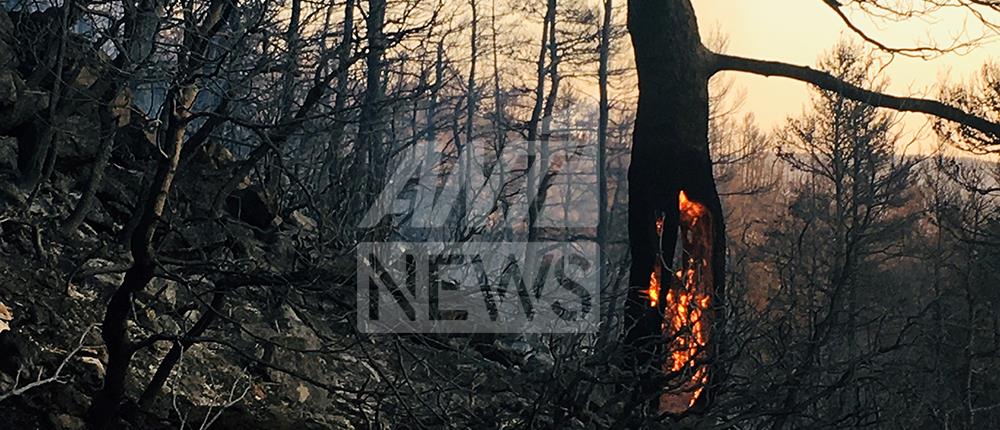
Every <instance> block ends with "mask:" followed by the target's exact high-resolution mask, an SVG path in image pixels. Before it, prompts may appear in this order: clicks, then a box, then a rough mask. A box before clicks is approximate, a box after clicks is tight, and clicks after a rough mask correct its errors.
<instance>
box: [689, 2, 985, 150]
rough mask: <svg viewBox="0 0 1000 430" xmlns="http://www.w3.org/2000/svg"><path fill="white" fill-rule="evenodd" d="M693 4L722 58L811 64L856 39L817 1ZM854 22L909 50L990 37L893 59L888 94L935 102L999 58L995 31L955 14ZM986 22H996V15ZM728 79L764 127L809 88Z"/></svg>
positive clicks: (793, 111)
mask: <svg viewBox="0 0 1000 430" xmlns="http://www.w3.org/2000/svg"><path fill="white" fill-rule="evenodd" d="M693 3H694V5H695V9H696V10H697V14H698V18H699V25H700V30H701V32H702V34H703V35H705V36H706V39H707V36H708V35H709V34H710V33H712V32H714V31H718V32H721V33H723V34H725V35H727V36H728V40H729V45H728V53H730V54H734V55H740V56H748V57H753V58H759V59H767V60H778V61H785V62H790V63H794V64H799V65H814V64H815V63H816V60H817V58H818V57H819V56H820V54H821V53H823V52H826V51H829V50H830V48H831V47H832V46H833V45H835V44H836V43H837V41H838V40H840V39H841V38H844V37H849V38H855V39H856V36H854V34H853V33H852V32H851V31H850V29H848V28H847V27H846V26H845V25H844V24H843V23H842V22H841V21H840V19H839V17H837V16H836V15H835V14H834V13H833V11H831V10H830V8H829V7H827V6H825V5H824V4H823V2H822V1H821V0H694V2H693ZM853 16H854V17H856V18H857V19H856V20H855V22H856V23H857V25H858V26H860V27H862V28H864V29H865V30H866V32H868V34H869V35H871V36H873V37H875V38H876V39H878V40H879V41H881V42H883V43H885V44H887V45H891V46H898V47H912V46H915V45H917V44H921V42H927V41H929V40H934V41H936V42H937V43H938V46H945V45H949V44H950V43H951V42H952V41H953V40H955V38H956V37H962V36H963V35H964V36H965V37H966V38H968V37H975V36H979V35H983V34H990V35H993V37H992V40H991V41H988V42H984V43H982V44H981V45H979V46H978V47H977V48H975V49H973V50H971V51H969V52H962V53H949V54H946V55H943V56H940V57H938V58H934V59H930V60H923V59H915V58H906V57H902V56H896V57H895V58H894V59H893V60H892V62H891V63H890V64H889V65H888V67H886V69H885V75H886V76H887V77H888V78H889V87H888V91H889V92H890V93H892V94H894V95H923V96H929V97H935V96H936V89H935V88H934V87H935V85H936V84H938V83H940V82H942V81H944V80H947V81H949V82H959V81H962V80H966V79H968V78H969V77H971V76H973V75H974V74H976V73H978V71H979V69H980V68H981V67H982V65H983V63H984V62H986V61H987V60H988V59H990V58H993V59H994V60H1000V41H998V40H997V38H996V37H995V35H994V33H990V32H989V31H988V30H985V29H984V27H983V26H982V25H980V24H979V22H978V21H977V20H976V19H975V18H974V17H973V16H972V15H971V14H969V13H967V12H965V11H962V10H949V11H940V12H937V13H935V14H934V20H933V21H929V20H914V21H913V22H908V23H902V24H900V23H891V22H885V21H876V20H872V19H869V18H868V17H867V16H866V15H863V14H861V13H858V12H855V13H854V14H853ZM992 18H994V19H995V21H994V22H1000V15H993V16H992ZM856 40H860V39H856ZM924 44H926V43H924ZM886 58H887V59H888V57H886ZM731 76H733V77H734V78H735V79H736V85H737V86H738V87H742V88H744V89H745V91H746V99H745V102H744V110H746V111H749V112H753V113H754V114H755V115H756V116H757V119H758V121H759V122H760V124H761V126H762V127H763V128H765V129H771V128H773V127H775V126H778V125H780V124H782V123H783V120H784V119H785V118H787V117H788V116H790V115H797V114H799V113H800V112H802V109H803V107H804V105H805V104H806V103H807V102H808V97H809V95H808V94H809V89H808V87H807V86H806V85H805V84H803V83H800V82H796V81H792V80H788V79H784V78H764V77H759V76H754V75H749V74H743V73H739V74H731ZM925 122H926V120H925V117H924V116H923V115H915V114H914V115H907V117H906V118H905V124H906V128H907V130H908V131H915V130H917V129H919V128H920V127H921V126H922V125H924V124H925ZM932 143H933V139H931V138H925V139H923V140H922V146H923V149H924V150H926V149H927V148H928V147H929V146H930V145H931V144H932Z"/></svg>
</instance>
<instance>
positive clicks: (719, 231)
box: [625, 0, 726, 405]
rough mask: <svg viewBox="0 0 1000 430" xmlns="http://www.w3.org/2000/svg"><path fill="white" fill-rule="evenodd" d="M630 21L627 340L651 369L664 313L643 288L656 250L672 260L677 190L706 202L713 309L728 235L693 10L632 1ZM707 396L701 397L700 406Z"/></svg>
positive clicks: (653, 0) (718, 302)
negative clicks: (633, 84) (633, 100)
mask: <svg viewBox="0 0 1000 430" xmlns="http://www.w3.org/2000/svg"><path fill="white" fill-rule="evenodd" d="M628 27H629V33H630V35H631V37H632V45H633V47H634V49H635V63H636V70H637V73H638V78H639V101H638V107H637V110H636V118H635V129H634V131H633V136H632V151H631V163H630V165H629V171H628V183H629V205H628V211H629V214H628V230H629V244H630V250H631V254H632V263H631V266H630V275H629V291H628V295H627V298H626V305H625V330H626V335H625V343H626V345H627V347H628V348H629V350H630V351H631V355H632V359H633V360H634V362H633V363H632V364H633V366H635V368H636V369H640V370H641V369H644V368H645V367H646V366H650V365H652V366H653V368H654V370H653V371H654V372H656V371H658V370H659V369H660V363H662V362H663V359H664V357H662V356H661V355H662V352H663V350H662V348H660V347H658V345H657V344H658V343H662V342H655V340H657V339H661V338H662V331H661V323H662V320H663V317H662V315H660V313H659V312H657V310H658V309H657V308H655V307H650V306H649V304H648V299H649V297H648V296H647V295H646V290H647V289H648V288H649V282H650V272H651V271H652V270H653V268H654V262H655V259H656V258H657V253H658V252H660V253H661V255H662V258H663V260H664V261H666V262H667V264H672V263H670V262H672V261H673V259H674V246H675V243H676V242H677V231H678V227H679V222H680V214H679V201H678V195H679V193H680V191H682V190H683V191H685V192H686V194H687V196H688V197H689V198H690V199H691V200H692V201H695V202H698V203H701V204H703V205H705V206H706V207H707V208H708V210H709V212H710V214H711V219H712V220H713V221H714V222H713V227H714V230H715V234H714V235H713V246H712V258H711V268H710V269H711V273H712V279H713V280H714V287H715V288H714V289H715V294H716V298H715V300H713V302H712V303H713V304H714V306H713V309H718V308H719V307H721V306H722V304H723V300H722V299H721V298H722V297H723V293H724V292H723V286H724V285H725V255H726V251H725V237H726V236H725V227H724V222H723V214H722V205H721V202H720V200H719V195H718V191H717V189H716V186H715V179H714V177H713V174H712V162H711V158H710V154H709V151H708V79H709V77H710V70H709V67H708V65H709V62H708V60H709V52H708V50H706V49H705V48H704V47H703V46H702V44H701V41H700V39H699V33H698V26H697V22H696V18H695V15H694V9H693V7H692V6H691V3H690V2H689V1H670V2H665V1H658V0H631V1H630V2H629V11H628ZM660 217H663V220H664V226H663V235H662V239H661V237H660V236H659V235H658V234H657V232H656V229H657V228H656V221H657V219H658V218H660ZM672 272H673V270H671V271H670V272H668V273H672ZM713 313H714V314H715V315H709V316H708V317H709V319H710V320H711V321H713V323H714V324H721V319H720V318H719V316H721V314H722V313H721V312H713ZM712 332H713V333H717V332H719V330H712ZM719 344H720V342H719V340H718V339H717V336H716V338H713V339H711V340H710V345H716V346H717V345H719ZM712 374H713V373H710V374H709V375H710V377H712V376H711V375H712ZM643 380H644V381H656V378H643ZM641 385H642V386H640V387H639V390H640V392H641V394H642V395H643V396H645V397H649V398H650V400H652V397H654V396H655V391H656V390H657V389H658V387H656V386H655V384H654V383H653V382H646V383H643V384H641ZM708 398H709V396H708V395H702V396H701V397H700V400H699V403H700V405H705V404H706V401H705V399H708Z"/></svg>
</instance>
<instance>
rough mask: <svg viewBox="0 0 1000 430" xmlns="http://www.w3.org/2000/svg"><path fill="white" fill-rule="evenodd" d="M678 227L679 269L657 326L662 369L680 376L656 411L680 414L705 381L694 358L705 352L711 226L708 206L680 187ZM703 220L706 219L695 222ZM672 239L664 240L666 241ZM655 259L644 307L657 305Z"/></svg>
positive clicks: (659, 225)
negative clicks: (663, 349)
mask: <svg viewBox="0 0 1000 430" xmlns="http://www.w3.org/2000/svg"><path fill="white" fill-rule="evenodd" d="M678 201H679V209H680V229H681V237H680V239H681V241H682V242H681V243H682V249H683V252H682V255H681V258H680V260H681V268H680V269H681V270H678V271H677V272H676V273H674V277H675V279H674V280H673V281H674V282H672V283H671V284H670V285H671V286H670V287H668V288H667V292H666V297H665V301H664V307H665V309H664V316H663V325H662V326H663V331H664V334H665V335H667V338H668V339H670V341H669V342H668V345H667V351H668V352H669V354H670V357H669V358H668V359H667V360H666V361H665V362H664V364H663V371H664V372H666V373H669V374H671V375H677V377H678V378H682V379H681V380H680V381H678V382H679V384H677V385H678V386H679V388H678V389H677V390H675V391H672V392H668V393H664V394H663V395H661V396H660V411H661V412H669V413H675V414H676V413H682V412H685V411H686V410H687V409H689V408H691V407H692V406H694V404H695V403H696V402H697V401H698V399H699V398H700V397H701V394H702V393H703V391H704V386H705V384H706V383H708V367H707V366H706V365H704V364H700V363H698V361H699V359H700V358H702V357H703V355H704V354H705V350H706V346H707V345H708V339H709V333H708V328H709V322H708V321H707V319H708V315H709V313H710V305H711V301H712V299H711V293H712V287H713V284H712V272H711V255H712V252H711V250H712V239H713V236H712V235H713V233H714V232H713V231H712V229H711V225H712V223H711V216H710V213H709V211H708V208H707V207H706V206H705V205H703V204H701V203H698V202H695V201H692V200H690V199H689V198H688V196H687V194H685V193H684V191H681V192H680V195H679V196H678ZM702 220H706V221H707V222H701V221H702ZM656 232H657V235H659V236H661V237H662V234H663V217H660V218H658V219H657V220H656ZM671 245H672V244H668V246H671ZM660 261H661V260H660V259H659V258H658V259H657V261H656V263H655V264H654V267H653V271H652V273H651V274H650V277H649V290H648V291H647V292H648V295H649V299H650V306H652V307H656V306H657V305H658V304H659V299H660V293H661V289H662V280H661V279H660V272H661V269H662V268H661V267H660V264H661V263H660Z"/></svg>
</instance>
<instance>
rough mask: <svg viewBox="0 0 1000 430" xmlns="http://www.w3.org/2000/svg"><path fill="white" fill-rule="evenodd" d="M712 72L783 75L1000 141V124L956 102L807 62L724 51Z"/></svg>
mask: <svg viewBox="0 0 1000 430" xmlns="http://www.w3.org/2000/svg"><path fill="white" fill-rule="evenodd" d="M712 57H713V58H712V59H713V65H714V67H713V69H712V70H711V72H712V73H715V72H720V71H726V70H732V71H739V72H747V73H753V74H757V75H763V76H781V77H785V78H790V79H795V80H798V81H802V82H807V83H810V84H813V85H815V86H817V87H819V88H821V89H824V90H828V91H835V92H837V93H840V94H843V95H844V97H847V98H849V99H853V100H858V101H861V102H864V103H867V104H870V105H872V106H877V107H883V108H889V109H895V110H898V111H904V112H919V113H924V114H928V115H933V116H936V117H938V118H941V119H945V120H948V121H953V122H957V123H959V124H961V125H964V126H967V127H970V128H974V129H976V130H978V131H981V132H983V133H986V134H989V135H992V136H994V137H995V138H996V139H998V142H1000V124H997V123H995V122H991V121H988V120H985V119H983V118H980V117H978V116H975V115H972V114H969V113H967V112H965V111H963V110H961V109H958V108H956V107H954V106H950V105H947V104H944V103H941V102H939V101H936V100H928V99H921V98H915V97H897V96H892V95H888V94H883V93H880V92H877V91H871V90H866V89H864V88H861V87H858V86H856V85H852V84H850V83H847V82H844V81H843V80H841V79H838V78H836V77H835V76H833V75H831V74H829V73H826V72H823V71H820V70H816V69H812V68H809V67H805V66H796V65H792V64H787V63H781V62H777V61H764V60H756V59H751V58H743V57H736V56H731V55H724V54H712ZM998 145H1000V143H998Z"/></svg>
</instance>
